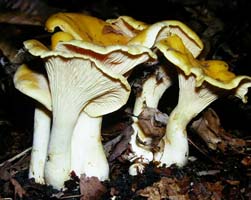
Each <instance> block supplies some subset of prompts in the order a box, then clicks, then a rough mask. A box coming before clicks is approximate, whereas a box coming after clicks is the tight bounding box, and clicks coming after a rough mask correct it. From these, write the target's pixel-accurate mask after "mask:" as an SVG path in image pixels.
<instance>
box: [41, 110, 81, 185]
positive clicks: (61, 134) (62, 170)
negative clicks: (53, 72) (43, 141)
mask: <svg viewBox="0 0 251 200" xmlns="http://www.w3.org/2000/svg"><path fill="white" fill-rule="evenodd" d="M60 109H61V110H60V111H58V109H55V110H54V109H53V124H52V130H51V137H50V143H49V148H48V158H47V162H46V165H45V179H46V183H47V184H51V185H53V187H55V188H57V189H59V188H62V187H63V184H64V181H66V180H68V179H69V178H70V168H71V165H70V163H71V137H72V133H73V130H74V127H75V124H76V121H77V117H78V112H77V111H74V110H73V109H70V108H69V109H66V108H65V107H64V106H60ZM63 113H65V114H63Z"/></svg>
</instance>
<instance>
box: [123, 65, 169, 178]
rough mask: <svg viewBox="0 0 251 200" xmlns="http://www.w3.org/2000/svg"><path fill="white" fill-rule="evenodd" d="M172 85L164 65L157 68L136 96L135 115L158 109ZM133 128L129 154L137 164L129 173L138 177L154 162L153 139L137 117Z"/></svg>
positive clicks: (134, 118)
mask: <svg viewBox="0 0 251 200" xmlns="http://www.w3.org/2000/svg"><path fill="white" fill-rule="evenodd" d="M159 77H160V78H159ZM171 83H172V81H171V79H170V75H169V73H168V71H167V69H166V67H165V66H163V65H160V66H158V67H156V69H155V71H154V72H153V73H152V74H150V75H149V76H148V77H146V80H145V81H144V82H143V84H142V90H141V92H140V94H139V95H137V96H136V99H135V103H134V109H133V115H134V116H139V115H140V114H141V113H142V112H143V110H144V109H145V108H146V107H148V108H158V104H159V100H160V99H161V97H162V95H163V93H164V92H165V91H166V89H167V88H168V87H169V86H170V85H171ZM132 127H133V130H134V132H133V134H132V136H131V139H130V146H131V151H132V153H131V154H129V156H128V159H129V160H130V161H131V162H134V161H135V160H136V163H134V164H132V165H131V166H130V168H129V173H130V175H136V174H137V171H138V172H143V169H144V166H145V164H147V163H149V162H150V161H152V160H153V152H152V151H151V148H149V147H151V141H152V138H150V137H147V136H146V134H145V133H144V131H143V130H142V129H141V127H140V125H139V124H138V118H137V117H133V124H132ZM134 168H136V169H134ZM137 169H139V170H137Z"/></svg>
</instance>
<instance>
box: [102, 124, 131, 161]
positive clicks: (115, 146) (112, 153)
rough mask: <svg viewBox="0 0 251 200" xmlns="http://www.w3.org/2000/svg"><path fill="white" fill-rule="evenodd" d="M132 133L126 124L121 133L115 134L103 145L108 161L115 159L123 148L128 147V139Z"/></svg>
mask: <svg viewBox="0 0 251 200" xmlns="http://www.w3.org/2000/svg"><path fill="white" fill-rule="evenodd" d="M132 133H133V129H132V127H131V126H128V127H126V128H125V129H124V130H123V131H122V133H121V134H120V135H119V136H117V137H116V138H114V139H113V140H111V141H109V142H107V143H106V144H105V145H104V149H105V152H106V154H107V156H108V160H109V161H110V162H111V161H113V160H115V159H116V158H117V157H119V156H120V155H121V154H122V153H123V152H124V151H125V150H127V149H128V145H129V141H130V138H131V135H132ZM108 151H109V152H108Z"/></svg>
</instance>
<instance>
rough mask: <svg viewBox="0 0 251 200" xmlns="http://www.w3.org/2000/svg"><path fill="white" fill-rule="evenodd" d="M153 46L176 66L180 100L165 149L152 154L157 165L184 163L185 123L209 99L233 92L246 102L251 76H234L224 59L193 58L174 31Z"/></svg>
mask: <svg viewBox="0 0 251 200" xmlns="http://www.w3.org/2000/svg"><path fill="white" fill-rule="evenodd" d="M156 47H157V48H158V49H159V50H160V51H161V52H162V53H163V54H164V56H165V57H166V59H167V60H168V61H170V62H171V63H173V64H174V65H175V66H176V67H177V72H178V80H179V100H178V104H177V105H176V107H175V108H174V110H173V111H172V112H171V114H170V116H169V119H168V123H167V127H166V134H165V136H164V138H163V140H164V143H165V147H164V151H163V153H162V154H158V155H156V157H155V158H156V160H157V161H159V162H160V165H166V166H170V165H172V164H176V165H178V166H183V165H185V164H186V162H187V157H188V151H189V149H188V141H187V132H186V126H187V124H188V123H189V122H190V121H191V120H192V119H193V118H194V117H195V116H196V115H198V113H200V112H201V111H202V110H203V109H204V108H206V107H207V106H208V105H209V104H210V103H212V102H213V101H215V100H216V99H217V98H219V97H222V96H223V95H225V94H230V93H231V92H233V93H234V94H235V95H236V96H238V97H239V98H241V99H242V101H243V102H244V103H245V102H246V96H245V95H246V94H247V92H248V87H250V86H251V84H250V83H251V77H249V76H236V75H235V74H234V73H232V72H230V71H229V70H228V65H227V63H225V62H224V61H220V60H206V61H200V60H197V59H195V58H194V56H193V55H192V53H191V52H190V51H189V50H188V49H187V48H186V47H185V45H184V44H183V42H182V40H181V39H180V38H179V37H178V36H176V35H173V36H170V37H168V38H166V39H163V40H160V41H159V42H158V43H157V44H156Z"/></svg>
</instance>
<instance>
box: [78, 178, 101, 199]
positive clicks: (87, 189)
mask: <svg viewBox="0 0 251 200" xmlns="http://www.w3.org/2000/svg"><path fill="white" fill-rule="evenodd" d="M79 186H80V193H81V195H82V197H81V199H80V200H99V199H100V198H101V196H102V195H103V194H104V193H105V192H106V187H105V186H104V185H103V184H102V183H101V182H100V181H99V179H98V178H97V177H93V176H92V177H87V176H86V175H83V174H82V175H81V177H80V182H79Z"/></svg>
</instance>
